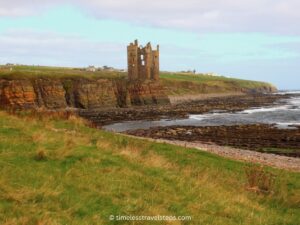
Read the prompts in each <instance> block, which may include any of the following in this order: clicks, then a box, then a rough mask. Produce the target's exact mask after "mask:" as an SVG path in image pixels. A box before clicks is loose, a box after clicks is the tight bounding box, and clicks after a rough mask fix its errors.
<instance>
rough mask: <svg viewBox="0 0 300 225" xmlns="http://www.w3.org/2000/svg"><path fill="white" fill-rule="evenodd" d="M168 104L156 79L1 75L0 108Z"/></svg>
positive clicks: (95, 107) (85, 107) (83, 107)
mask: <svg viewBox="0 0 300 225" xmlns="http://www.w3.org/2000/svg"><path fill="white" fill-rule="evenodd" d="M166 103H169V99H168V97H167V96H166V95H165V93H164V91H163V88H162V86H161V85H160V83H158V82H152V81H147V82H134V83H129V82H128V81H127V80H126V79H103V78H101V79H99V78H84V77H75V78H74V77H73V78H70V77H67V78H54V77H51V78H41V77H36V78H30V79H28V78H27V79H24V78H23V79H22V78H11V79H9V78H1V79H0V107H1V108H27V109H31V108H46V109H65V108H68V107H69V108H79V109H97V108H107V107H127V106H135V105H152V104H166Z"/></svg>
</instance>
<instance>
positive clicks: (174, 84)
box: [160, 73, 273, 95]
mask: <svg viewBox="0 0 300 225" xmlns="http://www.w3.org/2000/svg"><path fill="white" fill-rule="evenodd" d="M160 77H161V78H163V79H162V82H163V84H164V85H165V86H166V87H168V89H169V94H171V95H179V94H199V93H222V92H232V91H238V90H240V89H241V88H244V89H255V88H260V87H263V86H265V87H273V86H272V85H271V84H269V83H266V82H259V81H250V80H242V79H235V78H228V77H223V76H209V75H205V74H179V73H177V74H172V73H162V74H161V76H160Z"/></svg>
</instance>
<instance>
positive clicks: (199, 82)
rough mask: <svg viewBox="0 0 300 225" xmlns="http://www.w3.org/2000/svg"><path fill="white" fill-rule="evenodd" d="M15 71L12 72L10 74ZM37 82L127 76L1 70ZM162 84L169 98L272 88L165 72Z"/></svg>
mask: <svg viewBox="0 0 300 225" xmlns="http://www.w3.org/2000/svg"><path fill="white" fill-rule="evenodd" d="M10 68H12V70H10ZM1 77H2V78H27V79H30V78H36V77H54V78H68V77H70V78H71V77H75V78H76V77H84V78H90V79H93V78H105V79H124V78H126V77H127V73H125V72H115V71H97V72H88V71H84V70H80V69H78V68H63V67H45V66H13V67H8V66H2V67H0V78H1ZM160 78H161V79H160V80H161V83H162V84H163V86H164V87H165V89H166V92H167V94H168V95H184V94H187V95H188V94H203V93H204V94H207V93H228V92H240V91H241V89H247V90H250V89H256V88H260V87H271V86H272V85H271V84H268V83H265V82H257V81H249V80H241V79H235V78H227V77H222V76H209V75H205V74H180V73H166V72H161V74H160Z"/></svg>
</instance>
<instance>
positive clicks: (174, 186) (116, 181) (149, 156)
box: [0, 111, 300, 225]
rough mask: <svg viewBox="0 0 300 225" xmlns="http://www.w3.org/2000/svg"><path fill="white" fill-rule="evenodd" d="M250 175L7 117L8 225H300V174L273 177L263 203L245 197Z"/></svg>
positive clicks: (208, 158)
mask: <svg viewBox="0 0 300 225" xmlns="http://www.w3.org/2000/svg"><path fill="white" fill-rule="evenodd" d="M38 153H40V155H43V154H41V153H44V154H45V155H46V157H45V159H43V160H38V159H37V158H36V157H37V155H38ZM244 167H245V164H244V163H240V162H235V161H231V160H228V159H224V158H221V157H218V156H215V155H212V154H209V153H205V152H201V151H198V150H194V149H185V148H182V147H175V146H172V145H168V144H157V143H151V142H146V141H142V140H137V139H134V138H127V137H123V136H119V135H116V134H111V133H107V132H103V131H99V130H96V129H92V128H88V127H87V126H85V125H84V122H82V121H81V120H80V119H78V118H75V117H71V118H70V119H69V120H68V121H65V120H61V119H55V118H54V119H53V118H52V119H51V118H50V119H49V118H45V117H41V118H40V119H37V118H36V117H34V118H33V117H27V116H24V117H21V118H20V117H16V116H12V115H8V114H7V113H5V112H1V111H0V170H1V176H0V223H1V224H3V222H4V221H6V222H10V223H8V224H27V223H28V224H36V223H37V222H40V224H44V223H46V222H48V223H49V224H66V223H68V224H113V222H111V223H110V222H109V221H108V216H109V215H111V214H112V215H190V216H192V217H193V219H192V221H191V222H186V223H182V224H197V225H198V224H210V225H214V224H243V225H247V224H249V225H253V224H263V225H266V224H291V225H295V224H300V218H299V214H300V208H299V204H300V174H299V173H298V174H297V173H291V172H286V171H280V170H274V169H269V170H272V171H273V172H274V173H275V174H276V175H277V184H276V185H275V186H274V188H273V191H274V194H271V195H268V196H266V195H259V194H255V193H253V192H250V191H247V189H246V188H245V186H246V185H245V184H246V179H245V174H244ZM115 224H125V222H124V223H121V222H116V223H115ZM127 224H132V223H129V222H128V223H127ZM135 224H149V223H146V222H136V223H135ZM153 224H164V223H163V222H157V223H153ZM165 224H167V223H165ZM172 224H180V223H179V222H177V223H172Z"/></svg>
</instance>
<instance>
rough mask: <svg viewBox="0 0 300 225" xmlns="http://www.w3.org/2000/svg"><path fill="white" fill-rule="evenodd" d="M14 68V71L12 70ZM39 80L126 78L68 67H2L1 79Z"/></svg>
mask: <svg viewBox="0 0 300 225" xmlns="http://www.w3.org/2000/svg"><path fill="white" fill-rule="evenodd" d="M10 68H12V70H10ZM1 77H2V78H37V77H50V78H51V77H54V78H68V77H75V78H76V77H84V78H105V79H116V78H124V77H126V74H125V73H122V72H114V71H96V72H89V71H85V70H80V69H79V68H68V67H47V66H12V67H6V66H4V67H2V68H1V67H0V78H1Z"/></svg>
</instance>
